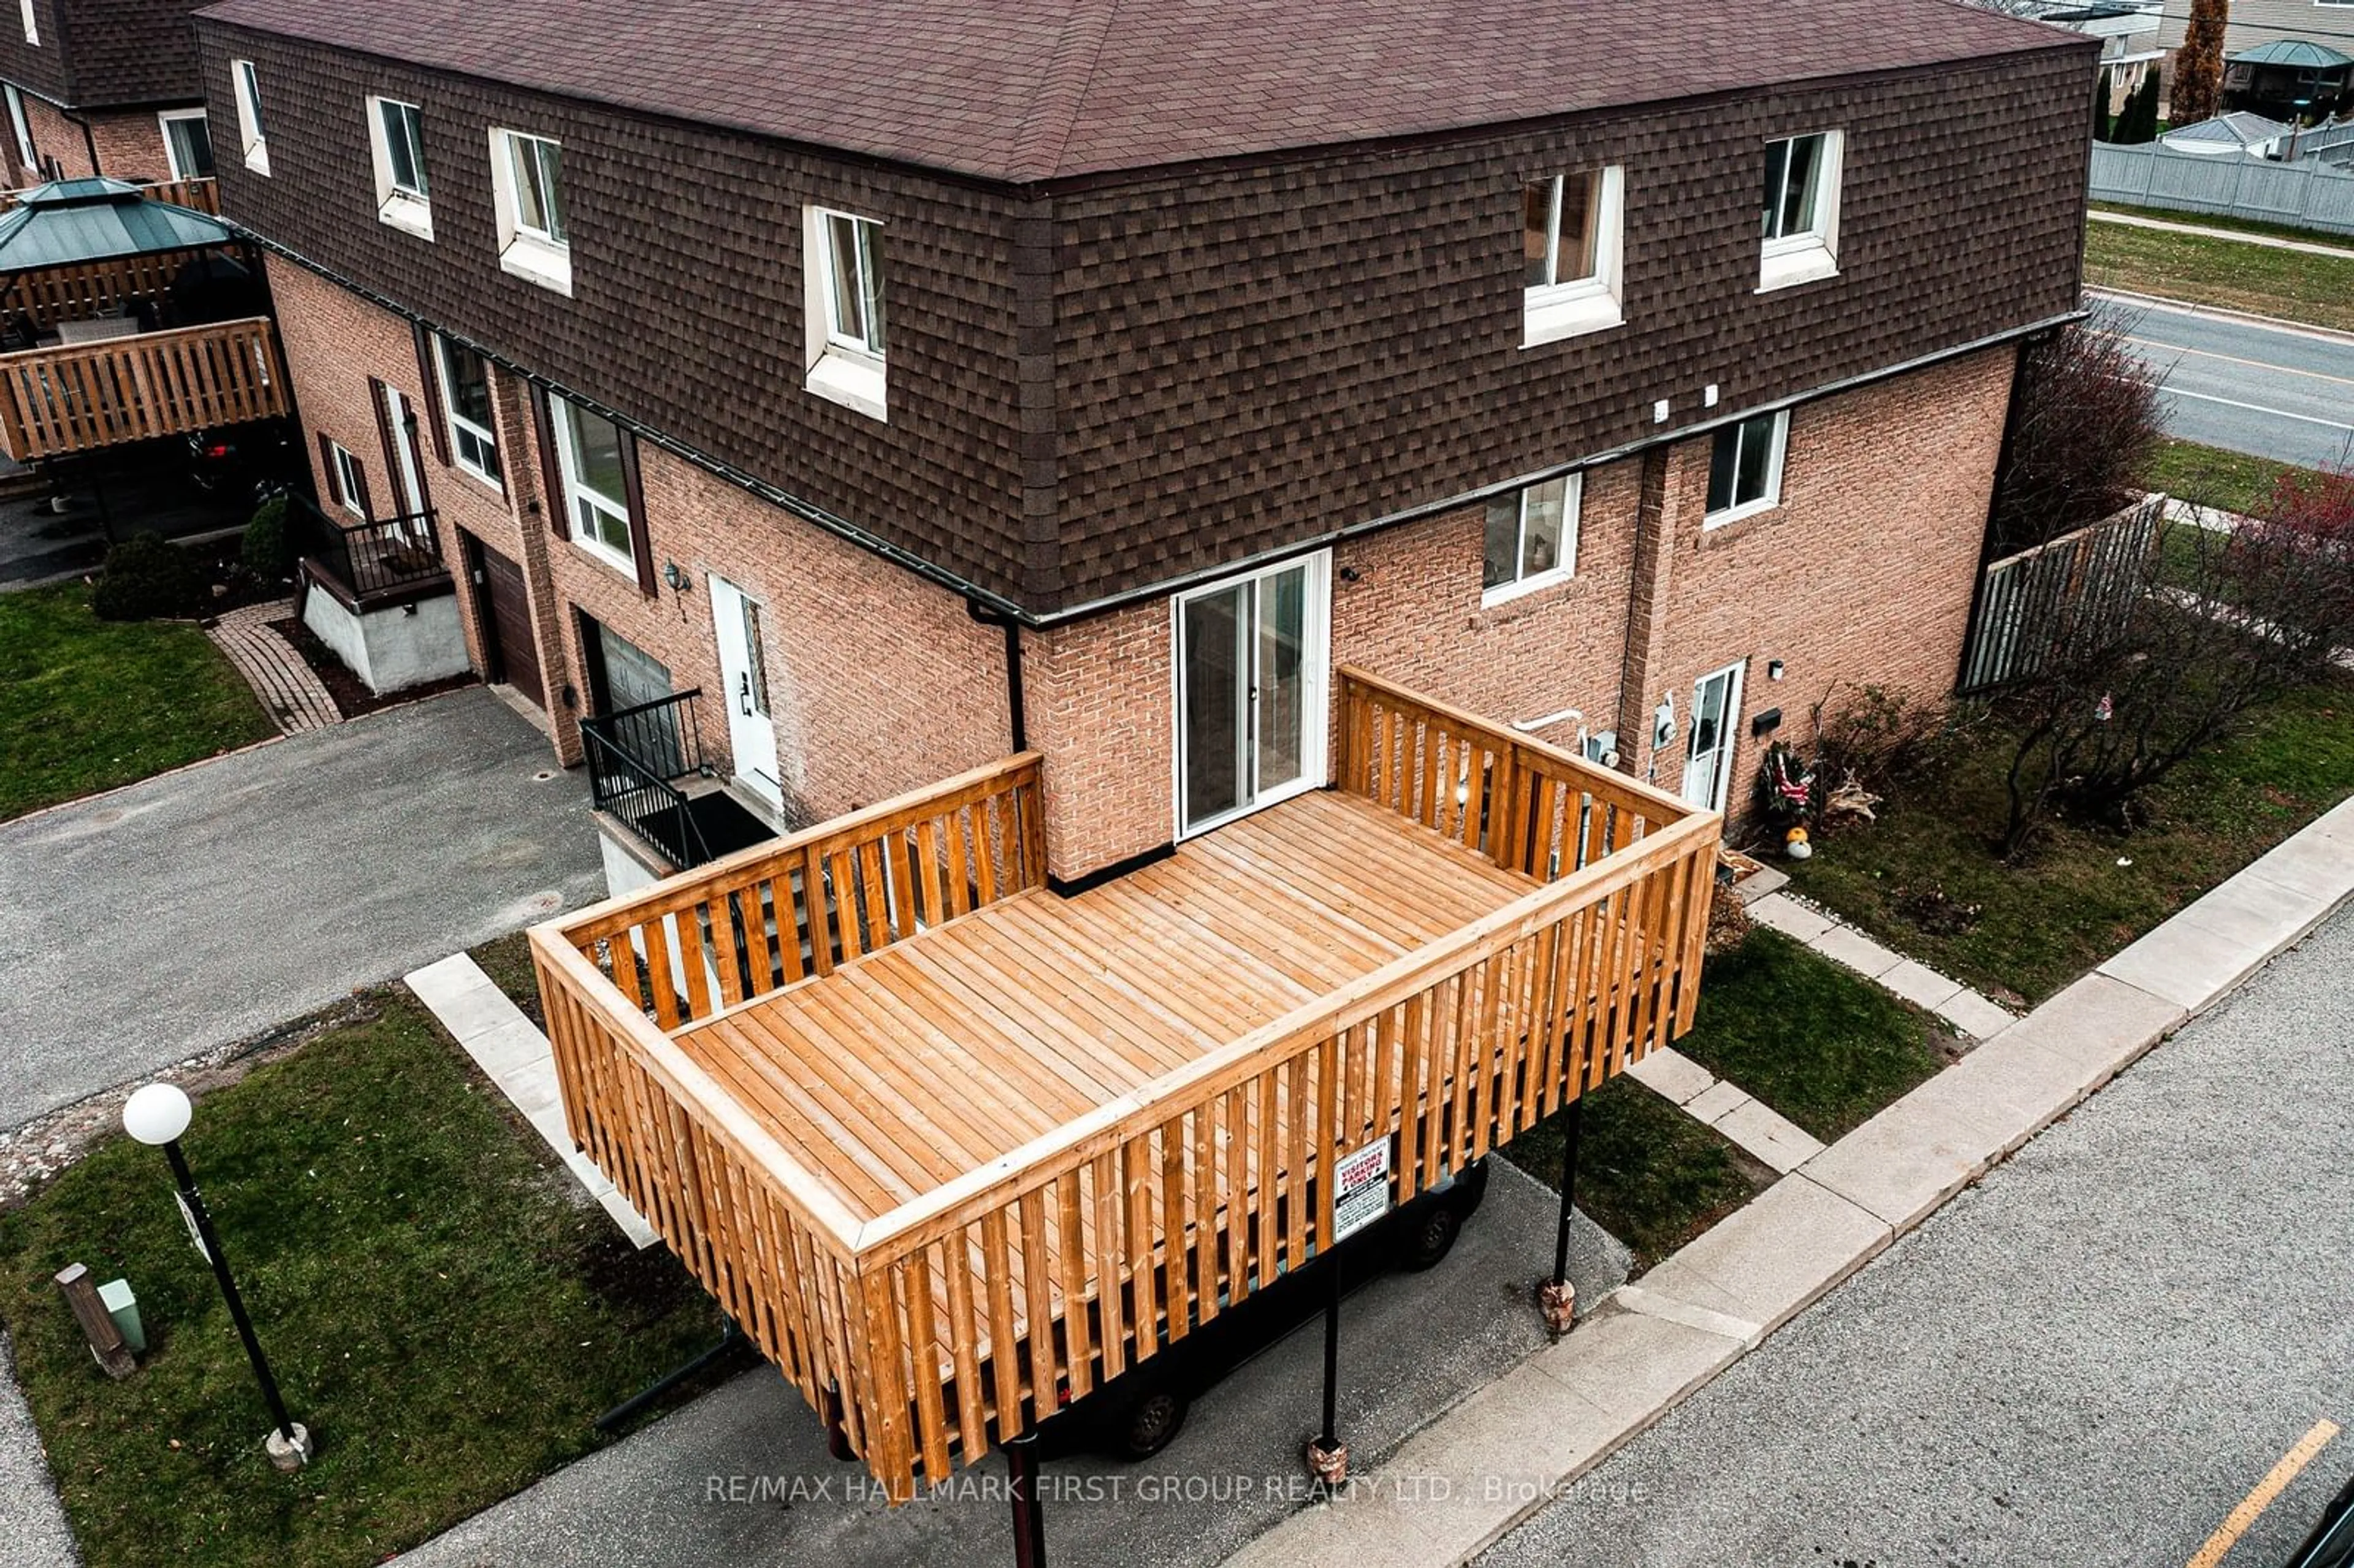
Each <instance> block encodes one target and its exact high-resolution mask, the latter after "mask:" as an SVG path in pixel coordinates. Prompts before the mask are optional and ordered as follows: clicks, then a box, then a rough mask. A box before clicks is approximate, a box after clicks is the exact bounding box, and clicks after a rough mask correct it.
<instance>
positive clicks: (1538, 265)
mask: <svg viewBox="0 0 2354 1568" xmlns="http://www.w3.org/2000/svg"><path fill="white" fill-rule="evenodd" d="M1626 208H1627V171H1626V170H1625V169H1623V168H1620V167H1618V166H1617V165H1615V164H1614V165H1612V166H1611V167H1609V168H1606V169H1588V170H1586V171H1585V173H1583V174H1575V175H1553V176H1552V177H1551V178H1550V179H1542V180H1536V181H1533V182H1532V183H1531V184H1529V185H1525V186H1523V187H1522V191H1521V234H1522V252H1523V258H1524V265H1525V276H1524V278H1523V281H1522V288H1523V291H1524V292H1523V296H1522V297H1523V301H1524V307H1523V312H1522V314H1523V332H1522V347H1523V348H1533V347H1535V346H1536V345H1537V344H1541V343H1553V342H1556V341H1558V340H1559V339H1562V338H1564V337H1575V336H1576V335H1577V334H1581V333H1589V332H1600V331H1602V330H1603V329H1604V328H1606V327H1615V326H1617V325H1618V324H1619V323H1621V322H1623V321H1624V320H1625V319H1626V315H1625V313H1624V311H1623V309H1622V308H1621V304H1620V300H1621V292H1620V289H1621V282H1622V278H1623V274H1624V271H1625V260H1626V227H1627V226H1626Z"/></svg>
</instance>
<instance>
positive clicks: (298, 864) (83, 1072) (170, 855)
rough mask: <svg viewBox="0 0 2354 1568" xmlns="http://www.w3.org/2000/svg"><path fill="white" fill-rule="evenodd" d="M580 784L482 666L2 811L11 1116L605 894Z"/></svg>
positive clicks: (1, 1006) (0, 899)
mask: <svg viewBox="0 0 2354 1568" xmlns="http://www.w3.org/2000/svg"><path fill="white" fill-rule="evenodd" d="M586 793H587V792H586V787H585V786H584V785H583V784H582V782H581V780H580V779H579V778H578V776H576V775H572V774H567V773H563V772H558V771H557V770H556V768H555V764H554V761H553V759H552V757H551V754H550V752H549V749H548V745H547V741H546V737H545V736H542V735H541V734H540V733H539V732H538V731H537V730H535V729H534V728H533V727H532V726H531V725H529V724H528V723H526V722H525V720H524V719H523V718H521V717H520V716H518V715H516V714H515V713H514V712H513V711H512V710H510V709H509V708H507V707H506V706H505V705H504V704H502V703H501V702H500V701H499V699H498V698H497V697H495V696H493V694H490V693H489V692H486V691H482V690H481V689H479V688H477V689H473V690H468V691H462V692H456V693H452V694H450V695H448V696H443V697H436V698H432V699H430V700H429V701H426V702H422V703H418V704H415V705H409V706H407V707H400V708H394V709H390V710H388V711H387V712H384V713H381V714H377V715H372V716H370V717H368V718H365V719H361V720H358V721H355V722H354V723H351V724H345V725H337V726H334V727H333V728H332V729H326V730H321V731H318V732H316V733H313V734H310V735H302V736H291V737H289V738H287V739H284V740H280V741H275V742H272V743H271V744H270V745H267V746H262V747H255V748H253V749H251V750H249V751H243V752H239V753H236V754H234V755H231V756H228V757H224V758H217V759H215V760H213V761H211V762H206V763H199V764H197V765H196V767H193V768H184V769H182V770H181V771H179V772H177V773H172V774H166V775H164V776H163V777H161V778H156V779H147V780H145V781H144V782H143V783H139V784H133V785H132V786H130V787H129V788H127V789H119V790H116V791H114V792H113V793H111V794H109V795H103V796H99V797H96V798H94V799H92V800H83V801H77V802H75V803H73V804H70V805H66V806H61V807H58V808H56V809H55V810H48V811H43V812H39V813H37V814H35V815H33V816H30V817H26V818H22V819H19V820H17V821H12V822H5V823H0V953H6V954H8V955H9V956H10V962H9V964H8V973H7V979H6V981H5V984H0V1128H14V1127H16V1126H19V1125H21V1124H22V1123H24V1122H26V1121H27V1120H30V1119H31V1118H34V1117H37V1116H39V1115H41V1114H43V1113H44V1112H47V1111H49V1110H53V1109H55V1108H57V1107H59V1106H63V1105H68V1104H70V1103H72V1102H73V1101H75V1100H78V1099H80V1098H81V1097H84V1096H87V1095H90V1094H92V1093H94V1092H96V1091H97V1090H100V1089H102V1088H106V1087H108V1086H111V1085H115V1084H120V1083H122V1082H124V1081H125V1080H127V1079H130V1078H133V1077H135V1076H138V1075H142V1074H144V1073H149V1072H152V1071H154V1070H155V1069H156V1068H159V1067H162V1066H164V1065H169V1064H171V1063H174V1062H177V1061H180V1060H183V1059H185V1058H186V1057H188V1056H190V1055H192V1054H196V1053H197V1052H200V1051H204V1050H207V1049H209V1048H211V1047H213V1046H216V1045H219V1044H226V1043H228V1042H229V1041H232V1040H236V1039H239V1038H240V1037H242V1036H244V1035H247V1034H250V1033H254V1032H256V1031H259V1030H262V1029H266V1028H268V1027H269V1026H270V1025H271V1024H274V1023H278V1022H283V1021H285V1020H287V1019H291V1018H296V1017H300V1016H301V1015H302V1014H303V1013H306V1012H313V1011H315V1010H316V1009H318V1008H321V1007H323V1006H325V1005H327V1004H328V1003H330V1002H333V1001H335V1000H336V999H337V998H339V997H341V996H343V995H345V993H347V992H348V991H351V990H352V989H353V988H354V987H355V986H361V985H367V984H372V983H375V982H376V981H380V980H390V979H392V978H394V977H396V976H398V975H401V974H403V973H406V972H407V971H408V970H410V969H416V968H418V967H419V966H420V965H422V964H425V963H429V962H430V961H431V960H433V959H438V958H440V957H442V956H443V955H445V954H448V953H450V952H452V951H455V950H456V949H458V948H465V947H471V946H472V945H473V944H474V943H477V942H481V941H484V940H487V939H488V938H492V937H494V936H497V935H499V934H501V933H502V932H504V931H509V930H513V929H514V928H515V927H519V926H523V925H525V924H528V923H529V922H531V921H534V920H536V919H539V918H541V917H542V916H546V915H548V914H552V913H554V912H555V911H557V910H558V909H561V908H567V907H570V906H574V905H578V904H580V903H583V902H585V901H587V900H588V899H589V898H591V897H595V896H598V895H599V894H601V892H602V889H603V885H604V883H603V876H602V874H601V872H600V870H599V862H598V854H597V840H596V831H595V829H594V828H593V827H592V826H591V825H590V823H589V820H588V801H587V799H586Z"/></svg>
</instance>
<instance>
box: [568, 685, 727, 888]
mask: <svg viewBox="0 0 2354 1568" xmlns="http://www.w3.org/2000/svg"><path fill="white" fill-rule="evenodd" d="M702 694H703V692H702V689H701V688H700V687H697V688H696V689H695V690H694V691H691V692H679V693H676V694H673V695H671V696H667V697H661V698H657V699H656V700H655V701H653V702H651V703H641V704H639V705H637V706H636V707H632V708H622V709H620V710H619V711H618V712H615V713H610V714H602V715H599V716H597V717H595V718H587V719H582V720H581V721H580V739H581V741H582V743H583V745H584V746H585V747H587V749H588V793H589V798H590V800H592V801H593V802H594V803H595V805H596V808H597V810H600V811H607V812H610V813H611V814H612V815H614V816H616V817H618V818H620V820H621V821H625V822H627V823H628V824H629V825H630V826H631V829H633V830H634V831H635V832H637V833H638V834H639V836H640V837H642V838H643V839H644V840H645V841H646V842H648V843H650V844H652V845H653V847H654V848H656V849H657V850H660V851H661V852H662V853H663V856H664V857H665V858H667V859H668V860H669V861H670V863H671V864H672V866H673V867H674V868H676V869H677V870H680V871H685V870H687V869H689V868H690V867H693V866H697V865H700V864H702V863H704V862H705V861H707V860H709V859H711V858H712V853H711V846H710V844H709V843H708V842H706V841H705V836H704V832H703V828H702V824H701V823H699V822H698V821H696V820H695V808H694V803H693V802H692V801H691V800H688V798H687V796H686V794H685V793H684V791H683V790H681V789H679V788H678V781H679V780H680V779H686V778H690V777H693V776H694V775H695V774H698V773H701V772H702V771H703V727H702V725H701V723H700V722H699V721H698V720H697V718H696V716H695V698H697V697H699V696H701V695H702Z"/></svg>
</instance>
